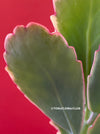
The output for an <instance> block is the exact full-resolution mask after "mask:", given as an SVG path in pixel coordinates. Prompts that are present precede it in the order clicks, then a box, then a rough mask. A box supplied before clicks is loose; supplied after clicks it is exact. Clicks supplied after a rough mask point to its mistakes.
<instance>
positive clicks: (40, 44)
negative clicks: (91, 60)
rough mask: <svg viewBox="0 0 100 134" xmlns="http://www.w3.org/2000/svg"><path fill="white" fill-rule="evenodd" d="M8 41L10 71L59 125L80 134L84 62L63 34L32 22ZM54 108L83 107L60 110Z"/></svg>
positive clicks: (17, 81) (19, 28)
mask: <svg viewBox="0 0 100 134" xmlns="http://www.w3.org/2000/svg"><path fill="white" fill-rule="evenodd" d="M14 32H15V34H14V35H9V36H8V37H7V39H6V42H5V49H6V53H5V60H6V62H7V65H8V70H9V71H10V72H11V73H10V72H9V74H10V75H11V74H13V79H14V81H15V82H16V83H17V84H18V86H19V87H20V89H21V90H22V91H23V92H24V93H25V94H26V96H28V97H29V98H30V100H31V101H32V102H34V103H35V104H36V105H37V106H38V107H39V108H40V109H41V110H42V111H43V112H44V113H45V114H46V115H47V116H49V117H50V118H51V119H52V120H53V121H54V122H55V123H56V124H58V126H60V127H61V128H63V129H64V131H66V133H67V132H69V133H70V134H72V133H73V134H79V133H80V128H81V124H82V115H83V78H82V69H81V63H80V62H78V61H76V57H75V52H74V49H73V48H69V47H67V45H66V43H65V41H64V40H63V39H62V37H61V36H60V35H59V34H57V33H55V34H50V33H49V32H48V31H47V30H46V29H44V28H43V27H41V26H39V25H37V24H31V25H29V26H28V27H27V28H23V27H17V28H16V29H15V31H14ZM54 107H59V108H63V107H70V108H72V107H75V108H77V107H79V108H80V109H78V110H75V109H73V110H64V109H63V110H57V109H55V108H54Z"/></svg>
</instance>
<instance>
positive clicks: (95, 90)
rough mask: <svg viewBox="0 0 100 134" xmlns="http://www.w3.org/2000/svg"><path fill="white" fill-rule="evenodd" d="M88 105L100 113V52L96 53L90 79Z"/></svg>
mask: <svg viewBox="0 0 100 134" xmlns="http://www.w3.org/2000/svg"><path fill="white" fill-rule="evenodd" d="M88 105H89V107H90V109H91V110H92V111H94V112H99V113H100V51H99V50H98V51H96V52H95V57H94V62H93V66H92V70H91V73H90V76H89V77H88Z"/></svg>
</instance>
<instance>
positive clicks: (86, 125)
mask: <svg viewBox="0 0 100 134" xmlns="http://www.w3.org/2000/svg"><path fill="white" fill-rule="evenodd" d="M97 116H98V113H93V112H91V114H90V117H89V119H88V120H87V121H84V125H83V128H82V130H81V133H80V134H87V133H88V128H89V127H90V126H91V125H92V124H93V122H94V121H95V119H96V117H97Z"/></svg>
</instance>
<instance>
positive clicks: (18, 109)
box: [0, 0, 57, 134]
mask: <svg viewBox="0 0 100 134" xmlns="http://www.w3.org/2000/svg"><path fill="white" fill-rule="evenodd" d="M52 14H54V9H53V3H52V0H0V134H56V131H57V130H56V129H55V128H53V127H52V126H51V125H49V118H47V117H46V116H45V115H44V114H43V113H42V112H41V111H40V110H39V109H38V108H37V107H35V105H33V104H31V103H30V102H29V101H28V100H27V99H26V98H25V97H24V95H23V94H22V93H21V92H20V91H19V90H18V89H17V87H16V85H15V84H14V83H13V82H12V80H11V79H10V77H9V75H8V74H7V72H6V71H5V66H6V64H5V61H4V59H3V52H4V39H5V37H6V35H7V34H8V33H11V32H12V31H13V29H14V27H15V26H16V25H27V24H28V23H29V22H37V23H40V24H42V25H44V26H46V27H47V28H48V29H49V30H50V32H52V31H54V28H53V25H52V23H51V21H50V15H52Z"/></svg>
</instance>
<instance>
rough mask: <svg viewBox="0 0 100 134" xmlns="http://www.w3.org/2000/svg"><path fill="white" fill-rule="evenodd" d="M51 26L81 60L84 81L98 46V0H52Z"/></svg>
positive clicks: (99, 15)
mask: <svg viewBox="0 0 100 134" xmlns="http://www.w3.org/2000/svg"><path fill="white" fill-rule="evenodd" d="M54 1H55V7H56V17H55V16H52V17H51V18H52V20H53V24H54V25H55V27H56V29H57V30H58V31H60V32H61V33H62V34H63V36H64V37H65V38H66V40H67V41H68V44H69V45H71V46H74V47H75V50H76V53H77V56H78V59H80V60H82V62H83V68H84V74H85V80H87V75H88V74H89V73H90V69H91V65H92V62H93V56H94V51H95V50H97V48H98V45H99V44H100V0H54Z"/></svg>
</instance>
